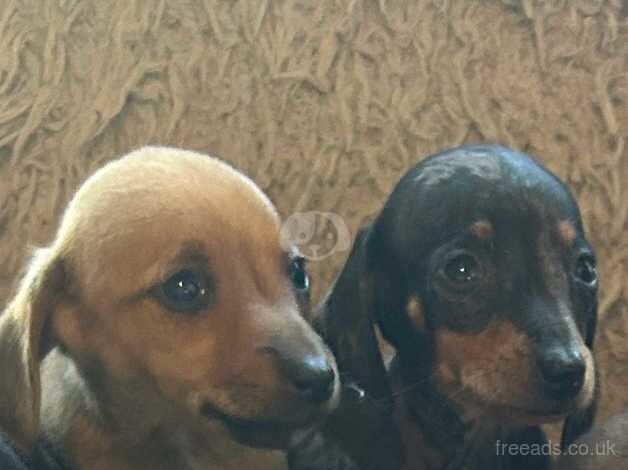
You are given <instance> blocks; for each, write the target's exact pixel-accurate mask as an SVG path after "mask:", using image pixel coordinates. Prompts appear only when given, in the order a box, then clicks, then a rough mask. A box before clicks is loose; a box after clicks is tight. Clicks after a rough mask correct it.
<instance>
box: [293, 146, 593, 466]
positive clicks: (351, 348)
mask: <svg viewBox="0 0 628 470" xmlns="http://www.w3.org/2000/svg"><path fill="white" fill-rule="evenodd" d="M597 287H598V277H597V273H596V267H595V256H594V253H593V250H592V248H591V246H590V245H589V243H588V242H587V240H586V238H585V234H584V230H583V227H582V222H581V219H580V214H579V210H578V206H577V204H576V202H575V201H574V199H573V197H572V196H571V194H570V192H569V190H568V189H567V188H566V186H565V185H564V184H563V183H562V182H561V181H560V180H559V179H558V178H556V177H555V176H554V175H552V174H551V173H550V172H549V171H548V170H547V169H546V168H544V167H543V166H541V165H540V164H538V163H536V162H535V161H534V160H533V159H531V158H530V157H528V156H526V155H523V154H521V153H518V152H515V151H512V150H509V149H507V148H504V147H500V146H492V145H481V146H467V147H460V148H456V149H453V150H448V151H445V152H442V153H439V154H436V155H433V156H431V157H428V158H426V159H425V160H423V161H422V162H421V163H419V164H418V165H416V166H415V167H414V168H413V169H411V170H410V171H409V172H408V173H407V174H406V175H405V176H404V177H403V178H402V179H401V181H400V182H399V183H398V185H397V186H396V188H395V189H394V191H393V193H392V194H391V196H390V197H389V199H388V201H387V202H386V204H385V206H384V208H383V210H382V211H381V213H380V214H379V216H378V217H377V218H376V220H375V221H374V222H373V224H372V225H371V226H370V227H368V228H367V229H365V230H364V231H362V232H361V233H360V235H359V236H358V238H357V239H356V242H355V246H354V248H353V251H352V253H351V255H350V258H349V260H348V261H347V264H346V266H345V268H344V270H343V272H342V273H341V274H340V276H339V278H338V279H337V281H336V283H335V285H334V287H333V289H332V291H331V292H330V294H329V296H328V297H327V298H326V300H325V301H324V303H323V306H322V308H321V310H320V312H319V314H318V318H317V325H318V328H319V329H320V331H321V333H322V335H323V337H324V339H325V340H326V341H327V342H328V344H329V345H330V346H331V348H332V350H333V351H334V353H335V355H336V359H337V361H338V364H339V368H340V371H341V374H343V376H344V377H350V378H351V379H352V380H354V381H355V382H356V383H357V384H358V385H359V386H360V387H362V388H363V389H365V390H366V393H367V397H366V399H365V400H363V405H359V404H358V405H356V404H355V403H353V404H349V405H346V404H345V405H343V406H342V407H341V410H340V411H339V416H341V417H340V418H339V419H336V420H332V422H331V423H330V424H329V426H328V429H327V431H328V433H327V438H328V441H329V440H331V441H333V442H334V445H336V444H338V443H339V444H338V445H340V446H341V447H343V446H345V447H346V448H348V449H350V453H352V454H353V456H354V457H356V459H355V460H356V461H357V462H358V467H360V468H395V467H394V466H393V465H401V464H397V463H392V464H390V465H388V466H387V465H386V464H385V462H386V459H385V458H383V457H381V455H382V454H385V453H386V449H385V448H384V449H382V448H381V447H379V448H378V446H377V441H378V437H381V436H382V435H384V433H382V432H381V426H384V427H388V428H389V424H386V421H387V420H388V419H389V418H387V416H386V413H385V412H381V413H380V414H379V415H377V413H373V412H372V409H373V408H377V407H378V406H380V407H381V406H386V405H387V401H386V397H392V398H393V400H394V408H395V411H394V415H395V416H394V419H395V422H396V424H397V426H398V429H399V431H400V434H401V436H402V438H401V440H402V443H403V448H404V449H405V451H404V458H403V460H404V461H405V462H404V463H403V467H404V468H406V469H432V468H434V469H436V468H438V469H441V468H447V469H504V468H535V469H541V468H544V467H546V466H547V465H549V457H547V456H534V453H532V456H531V455H530V453H531V452H530V450H529V449H530V448H528V450H527V451H526V450H525V449H526V447H525V446H524V450H523V451H521V448H519V450H518V451H515V450H514V449H515V448H513V447H509V445H510V444H527V445H539V444H543V443H544V442H545V436H544V434H543V432H542V431H541V428H540V427H539V425H540V424H542V423H549V422H555V421H558V420H566V422H565V426H564V432H563V440H564V442H565V443H567V442H571V441H572V440H573V439H574V438H575V437H576V436H578V435H579V434H580V433H582V432H584V431H586V430H587V429H588V427H589V426H590V425H591V421H592V419H593V414H594V403H595V399H594V398H595V395H596V392H595V390H596V380H595V377H596V373H595V365H594V361H593V357H592V352H591V351H592V346H593V338H594V334H595V325H596V309H597ZM373 327H375V328H376V329H378V330H379V331H380V332H381V334H382V335H383V337H384V338H385V339H386V340H387V341H388V342H389V343H390V344H391V345H392V346H393V347H394V351H395V353H394V357H393V358H392V360H391V362H390V364H389V365H388V370H387V371H386V372H385V371H384V367H383V364H382V360H381V356H380V353H379V350H378V345H377V343H376V341H375V334H374V330H373ZM360 406H362V408H364V409H366V412H365V416H366V415H368V416H371V417H372V416H375V418H376V419H378V420H379V423H375V424H372V423H369V422H368V419H369V418H365V421H364V422H363V423H360V417H359V416H360V412H359V409H360ZM347 407H349V408H351V412H350V413H348V414H349V415H350V416H349V417H348V418H347V415H346V414H347V413H346V411H345V410H346V409H347ZM343 413H345V416H342V414H343ZM347 420H349V421H347ZM343 422H344V423H346V422H351V423H353V424H352V425H351V426H352V429H348V428H347V426H346V425H345V426H344V427H343V424H342V423H343ZM382 423H383V424H382ZM341 428H342V432H340V433H338V432H335V431H337V430H338V429H341ZM369 432H371V433H372V434H373V435H371V436H368V435H365V433H369ZM330 436H331V437H330ZM355 441H357V442H358V444H357V445H356V442H355ZM504 445H505V446H504ZM310 450H311V449H310ZM395 452H396V451H392V452H390V454H389V457H390V459H392V460H389V462H391V461H392V462H394V461H395V460H396V459H397V455H396V454H395ZM371 453H375V454H376V455H377V458H372V457H371V455H370V454H371ZM356 454H357V455H356ZM522 454H526V455H522ZM293 457H294V458H293V461H295V462H298V461H299V459H298V455H294V456H293ZM376 461H380V462H384V463H381V464H377V465H379V467H378V466H377V465H376V464H375V463H374V462H376Z"/></svg>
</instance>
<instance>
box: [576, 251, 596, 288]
mask: <svg viewBox="0 0 628 470" xmlns="http://www.w3.org/2000/svg"><path fill="white" fill-rule="evenodd" d="M574 275H575V276H576V278H577V279H578V280H579V281H580V282H583V283H584V284H587V285H589V286H594V285H595V284H596V283H597V280H598V276H597V268H596V266H595V260H594V259H593V257H592V256H591V255H582V256H580V258H578V261H576V267H575V270H574Z"/></svg>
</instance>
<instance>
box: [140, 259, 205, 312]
mask: <svg viewBox="0 0 628 470" xmlns="http://www.w3.org/2000/svg"><path fill="white" fill-rule="evenodd" d="M213 287H214V286H213V284H212V282H211V281H210V279H209V277H208V276H207V274H205V273H204V272H200V271H195V270H193V269H182V270H181V271H178V272H176V273H175V274H173V275H172V276H170V277H169V278H168V279H166V281H164V282H163V283H161V284H159V285H158V286H156V287H155V288H154V289H153V291H152V292H153V294H154V295H155V297H156V298H157V300H159V302H161V303H162V304H163V305H164V306H165V307H166V308H168V309H169V310H173V311H175V312H189V313H194V312H198V311H200V310H203V309H206V308H207V307H209V305H210V303H211V300H212V296H213V290H214V289H213Z"/></svg>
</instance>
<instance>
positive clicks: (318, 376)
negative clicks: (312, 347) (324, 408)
mask: <svg viewBox="0 0 628 470" xmlns="http://www.w3.org/2000/svg"><path fill="white" fill-rule="evenodd" d="M288 378H289V380H290V381H291V382H292V384H293V385H294V387H295V388H296V389H297V390H299V391H300V392H301V393H303V394H304V395H306V396H307V397H308V398H309V399H310V400H311V401H313V402H315V403H321V402H324V401H327V400H329V399H330V398H331V396H332V394H333V393H334V382H335V379H336V373H335V372H334V369H333V368H332V367H331V365H330V364H329V362H327V360H325V359H324V358H323V357H320V356H307V357H306V358H305V359H304V360H303V361H301V363H300V364H299V365H298V366H297V367H295V368H293V369H292V370H291V371H290V373H289V375H288Z"/></svg>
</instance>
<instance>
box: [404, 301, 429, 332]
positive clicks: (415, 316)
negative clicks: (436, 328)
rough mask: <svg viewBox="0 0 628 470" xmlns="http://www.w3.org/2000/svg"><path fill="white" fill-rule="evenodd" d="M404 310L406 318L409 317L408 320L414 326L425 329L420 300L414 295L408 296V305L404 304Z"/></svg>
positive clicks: (420, 329)
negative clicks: (406, 314) (406, 313)
mask: <svg viewBox="0 0 628 470" xmlns="http://www.w3.org/2000/svg"><path fill="white" fill-rule="evenodd" d="M406 310H407V312H408V318H410V321H411V322H412V324H413V325H414V326H415V328H416V329H417V330H419V331H423V330H424V329H425V318H424V317H423V306H422V305H421V301H420V300H419V298H418V297H417V296H416V295H413V296H412V297H410V300H408V305H407V306H406Z"/></svg>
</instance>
